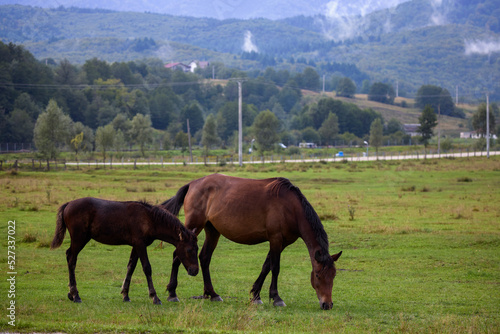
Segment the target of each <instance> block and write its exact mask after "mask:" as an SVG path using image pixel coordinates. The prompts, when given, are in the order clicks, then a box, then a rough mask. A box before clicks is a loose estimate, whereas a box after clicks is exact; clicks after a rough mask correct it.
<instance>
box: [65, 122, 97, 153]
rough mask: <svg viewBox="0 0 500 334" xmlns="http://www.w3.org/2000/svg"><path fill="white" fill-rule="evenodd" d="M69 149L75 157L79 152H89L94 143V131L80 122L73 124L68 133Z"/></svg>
mask: <svg viewBox="0 0 500 334" xmlns="http://www.w3.org/2000/svg"><path fill="white" fill-rule="evenodd" d="M70 138H71V141H70V148H71V149H72V150H73V151H74V152H75V154H76V156H78V153H79V152H80V151H91V150H92V149H93V143H94V131H92V129H91V128H89V127H88V126H85V125H83V124H82V123H80V122H75V123H74V124H73V128H72V130H71V133H70Z"/></svg>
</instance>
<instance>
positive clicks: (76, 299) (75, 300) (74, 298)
mask: <svg viewBox="0 0 500 334" xmlns="http://www.w3.org/2000/svg"><path fill="white" fill-rule="evenodd" d="M68 298H69V300H71V301H72V302H74V303H81V302H82V300H81V299H80V296H78V295H76V297H73V295H72V294H71V293H68Z"/></svg>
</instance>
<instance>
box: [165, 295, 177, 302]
mask: <svg viewBox="0 0 500 334" xmlns="http://www.w3.org/2000/svg"><path fill="white" fill-rule="evenodd" d="M167 301H169V302H174V303H178V302H179V301H180V300H179V298H177V296H175V297H168V298H167Z"/></svg>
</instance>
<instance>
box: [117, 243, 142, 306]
mask: <svg viewBox="0 0 500 334" xmlns="http://www.w3.org/2000/svg"><path fill="white" fill-rule="evenodd" d="M138 259H139V256H138V255H137V252H136V251H135V249H134V248H132V252H131V253H130V260H129V261H128V265H127V276H126V277H125V280H124V281H123V285H122V291H121V294H122V295H123V301H124V302H129V301H130V298H129V296H128V292H129V288H130V280H131V279H132V275H133V274H134V270H135V267H136V265H137V260H138Z"/></svg>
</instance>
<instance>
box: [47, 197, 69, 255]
mask: <svg viewBox="0 0 500 334" xmlns="http://www.w3.org/2000/svg"><path fill="white" fill-rule="evenodd" d="M68 204H69V202H68V203H66V204H63V205H61V207H60V208H59V211H58V212H57V224H56V232H55V234H54V239H53V240H52V243H51V244H50V249H55V248H57V247H59V246H61V244H62V242H63V240H64V235H65V234H66V223H65V222H64V218H63V213H64V209H65V208H66V206H67V205H68Z"/></svg>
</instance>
